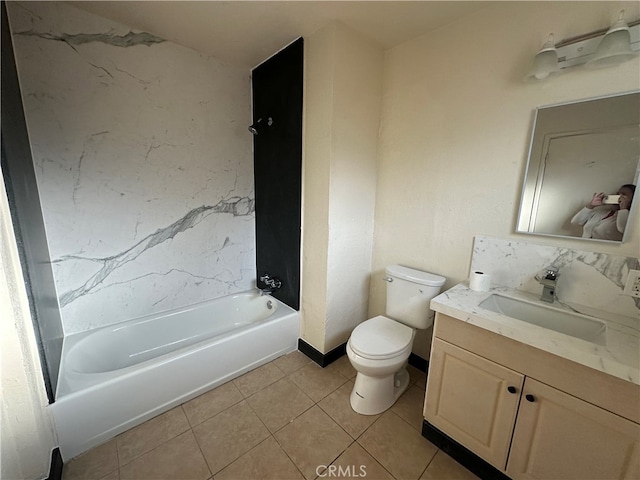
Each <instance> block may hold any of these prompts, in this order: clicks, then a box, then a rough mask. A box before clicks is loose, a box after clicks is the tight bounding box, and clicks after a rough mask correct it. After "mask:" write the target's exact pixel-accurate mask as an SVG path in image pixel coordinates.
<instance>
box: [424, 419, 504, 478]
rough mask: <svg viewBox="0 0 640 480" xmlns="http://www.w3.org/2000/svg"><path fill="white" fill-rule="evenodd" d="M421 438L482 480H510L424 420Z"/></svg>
mask: <svg viewBox="0 0 640 480" xmlns="http://www.w3.org/2000/svg"><path fill="white" fill-rule="evenodd" d="M422 436H423V437H425V438H426V439H427V440H429V441H430V442H431V443H433V444H434V445H435V446H436V447H438V448H440V449H441V450H442V451H443V452H445V453H446V454H447V455H449V456H450V457H451V458H453V459H454V460H456V461H457V462H458V463H459V464H461V465H463V466H464V467H465V468H466V469H467V470H469V471H471V472H472V473H474V474H475V475H477V476H478V477H480V478H481V479H482V480H510V478H509V477H507V476H506V475H505V474H504V473H502V472H501V471H500V470H498V469H497V468H495V467H494V466H493V465H490V464H489V463H487V462H486V461H484V460H483V459H482V458H480V457H478V456H477V455H476V454H475V453H473V452H472V451H471V450H468V449H467V448H465V447H463V446H462V445H460V444H459V443H458V442H456V441H455V440H454V439H452V438H451V437H449V436H447V435H446V434H445V433H443V432H441V431H440V430H438V429H437V428H436V427H434V426H433V425H431V424H430V423H429V422H427V421H426V420H423V421H422Z"/></svg>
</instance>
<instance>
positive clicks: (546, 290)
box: [536, 265, 560, 303]
mask: <svg viewBox="0 0 640 480" xmlns="http://www.w3.org/2000/svg"><path fill="white" fill-rule="evenodd" d="M559 276H560V273H559V272H558V267H556V266H554V265H552V266H550V267H547V268H546V269H545V270H543V271H542V272H540V273H539V274H538V275H536V280H537V281H538V282H539V283H540V284H541V285H542V294H541V295H540V300H542V301H543V302H547V303H553V301H554V300H555V298H556V283H557V282H558V277H559Z"/></svg>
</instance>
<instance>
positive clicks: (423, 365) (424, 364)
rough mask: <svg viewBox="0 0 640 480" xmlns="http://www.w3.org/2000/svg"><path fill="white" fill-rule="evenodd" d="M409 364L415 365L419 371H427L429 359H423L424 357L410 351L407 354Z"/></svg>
mask: <svg viewBox="0 0 640 480" xmlns="http://www.w3.org/2000/svg"><path fill="white" fill-rule="evenodd" d="M409 365H411V366H412V367H416V368H417V369H418V370H420V371H421V372H425V373H427V371H428V370H429V360H425V359H424V358H422V357H421V356H419V355H416V354H415V353H413V352H412V353H411V355H409Z"/></svg>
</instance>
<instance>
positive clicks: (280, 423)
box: [247, 378, 313, 433]
mask: <svg viewBox="0 0 640 480" xmlns="http://www.w3.org/2000/svg"><path fill="white" fill-rule="evenodd" d="M247 402H249V405H251V408H253V410H254V411H255V412H256V413H257V414H258V417H260V420H262V422H263V423H264V424H265V425H266V426H267V428H268V429H269V430H270V431H271V433H275V432H277V431H278V430H280V429H281V428H282V427H284V426H285V425H286V424H287V423H289V422H291V421H292V420H293V419H294V418H296V417H297V416H298V415H300V414H301V413H302V412H304V411H305V410H307V409H309V408H311V407H312V406H313V400H311V399H310V398H309V397H308V396H307V395H306V394H305V393H304V392H303V391H302V390H300V389H299V388H298V387H297V386H296V385H295V384H294V383H293V382H291V381H290V380H289V379H288V378H283V379H282V380H278V381H277V382H276V383H273V384H271V385H269V386H268V387H265V388H263V389H262V390H260V391H259V392H258V393H255V394H254V395H252V396H250V397H249V398H248V399H247Z"/></svg>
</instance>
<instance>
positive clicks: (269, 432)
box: [63, 352, 477, 480]
mask: <svg viewBox="0 0 640 480" xmlns="http://www.w3.org/2000/svg"><path fill="white" fill-rule="evenodd" d="M409 372H410V374H411V383H410V386H409V388H408V389H407V391H406V392H405V393H404V394H403V395H402V397H400V399H399V400H398V401H397V402H396V404H395V405H394V406H393V407H392V408H391V409H390V410H387V411H386V412H384V413H382V414H381V415H374V416H365V415H358V414H357V413H355V412H354V411H353V410H351V407H350V405H349V394H350V393H351V389H352V387H353V380H354V378H355V373H356V372H355V371H354V370H353V367H352V366H351V364H350V363H349V360H348V358H347V357H346V356H344V357H342V358H341V359H339V360H338V361H336V362H334V363H333V364H331V365H329V366H328V367H326V368H324V369H323V368H320V367H319V366H317V365H316V364H315V363H313V362H311V360H309V359H308V358H307V357H306V356H305V355H303V354H301V353H300V352H293V353H291V354H289V355H286V356H283V357H280V358H278V359H276V360H274V361H272V362H270V363H268V364H266V365H264V366H262V367H259V368H257V369H255V370H253V371H251V372H249V373H246V374H245V375H243V376H241V377H238V378H236V379H235V380H232V381H230V382H228V383H226V384H224V385H221V386H219V387H218V388H216V389H214V390H211V391H209V392H207V393H205V394H203V395H201V396H199V397H197V398H194V399H193V400H191V401H189V402H186V403H184V404H182V405H180V406H178V407H176V408H174V409H172V410H170V411H168V412H166V413H163V414H162V415H159V416H157V417H155V418H153V419H151V420H149V421H147V422H146V423H144V424H142V425H139V426H138V427H135V428H133V429H131V430H129V431H127V432H124V433H122V434H120V435H118V436H117V437H116V438H114V439H112V440H110V441H109V442H107V443H105V444H103V445H101V446H99V447H96V448H94V449H93V450H90V451H89V452H87V453H85V454H83V455H81V456H79V457H77V458H75V459H73V460H71V461H69V462H67V463H66V464H65V465H64V471H63V479H64V480H76V479H81V480H89V479H96V480H133V479H140V480H163V479H166V480H191V479H193V480H210V479H212V480H227V479H233V480H235V479H237V480H258V479H265V480H267V479H268V480H288V479H300V480H304V479H307V480H314V479H335V478H342V479H344V478H359V479H367V480H378V479H402V480H404V479H415V480H417V479H421V480H426V479H434V480H435V479H437V480H446V479H461V480H463V479H470V480H471V479H477V477H476V476H474V475H473V474H472V473H471V472H469V471H468V470H466V469H465V468H464V467H462V466H461V465H459V464H458V463H456V462H455V461H454V460H453V459H452V458H451V457H449V456H447V455H446V454H445V453H444V452H442V451H439V450H438V448H437V447H435V446H434V445H433V444H432V443H430V442H429V441H428V440H426V439H425V438H423V437H422V435H421V434H420V429H421V426H422V403H423V400H424V391H425V376H424V373H422V372H420V371H419V370H418V369H416V368H413V367H411V366H410V367H409ZM325 466H329V467H328V469H326V470H325Z"/></svg>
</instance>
